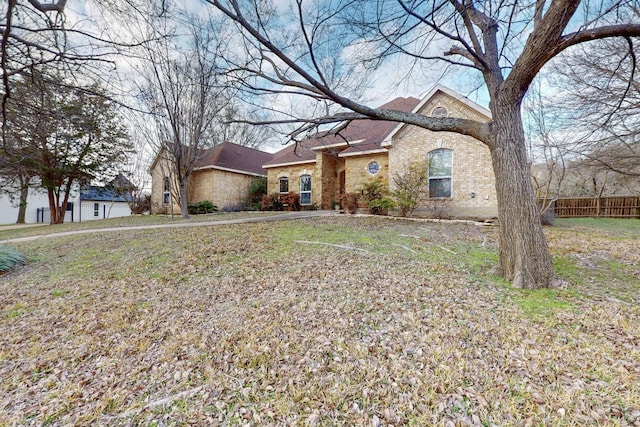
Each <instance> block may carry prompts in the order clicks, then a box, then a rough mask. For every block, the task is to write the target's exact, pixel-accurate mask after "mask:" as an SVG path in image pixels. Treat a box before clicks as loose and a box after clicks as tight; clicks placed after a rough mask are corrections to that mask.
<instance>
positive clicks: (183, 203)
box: [180, 179, 189, 219]
mask: <svg viewBox="0 0 640 427" xmlns="http://www.w3.org/2000/svg"><path fill="white" fill-rule="evenodd" d="M180 213H181V214H182V219H188V218H189V206H188V200H187V180H186V179H185V180H184V181H183V182H181V183H180Z"/></svg>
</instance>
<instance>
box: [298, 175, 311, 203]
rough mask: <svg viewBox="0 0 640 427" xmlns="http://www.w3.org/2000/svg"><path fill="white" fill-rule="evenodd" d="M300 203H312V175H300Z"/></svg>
mask: <svg viewBox="0 0 640 427" xmlns="http://www.w3.org/2000/svg"><path fill="white" fill-rule="evenodd" d="M300 204H301V205H310V204H311V175H302V176H301V177H300Z"/></svg>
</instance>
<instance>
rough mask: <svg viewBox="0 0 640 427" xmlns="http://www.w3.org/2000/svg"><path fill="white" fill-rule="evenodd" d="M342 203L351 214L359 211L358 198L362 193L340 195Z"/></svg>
mask: <svg viewBox="0 0 640 427" xmlns="http://www.w3.org/2000/svg"><path fill="white" fill-rule="evenodd" d="M339 199H340V204H341V205H342V207H343V208H344V209H345V210H346V211H347V212H348V213H350V214H354V213H356V212H357V211H358V200H359V199H360V194H358V193H344V194H341V195H340V196H339Z"/></svg>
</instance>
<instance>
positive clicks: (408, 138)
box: [389, 92, 497, 217]
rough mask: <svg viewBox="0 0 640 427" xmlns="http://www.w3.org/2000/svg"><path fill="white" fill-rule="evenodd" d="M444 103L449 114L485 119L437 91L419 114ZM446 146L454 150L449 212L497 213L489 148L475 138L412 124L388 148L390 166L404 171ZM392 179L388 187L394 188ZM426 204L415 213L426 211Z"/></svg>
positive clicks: (480, 215)
mask: <svg viewBox="0 0 640 427" xmlns="http://www.w3.org/2000/svg"><path fill="white" fill-rule="evenodd" d="M438 106H443V107H445V108H446V109H447V110H448V112H449V117H465V118H470V119H474V120H478V121H485V122H486V121H487V120H488V118H486V117H484V116H483V115H482V114H480V113H478V112H477V111H475V110H473V109H471V108H469V107H468V106H466V105H465V104H463V103H462V102H460V101H458V100H456V99H454V98H451V97H449V96H448V95H445V94H442V93H441V92H439V93H437V94H436V95H435V96H434V97H433V98H432V99H431V100H430V101H429V102H428V103H427V104H426V105H425V106H424V108H423V109H422V114H425V115H426V114H430V113H431V111H433V109H434V108H435V107H438ZM439 148H445V149H449V150H452V151H453V160H452V163H453V170H452V180H451V181H452V182H451V184H452V190H451V195H452V197H451V199H450V201H449V204H450V213H451V214H452V215H453V216H460V217H465V216H469V217H494V216H497V199H496V190H495V177H494V174H493V168H492V164H491V155H490V153H489V149H488V148H487V147H486V146H485V145H484V144H482V143H481V142H479V141H478V140H476V139H474V138H472V137H470V136H465V135H460V134H457V133H452V132H431V131H429V130H426V129H422V128H418V127H415V126H407V127H405V128H404V129H403V130H401V131H400V132H399V133H398V134H397V135H396V137H395V138H394V141H393V146H392V147H391V148H390V150H389V169H390V170H392V171H401V170H404V169H405V168H406V167H407V165H409V164H410V163H411V162H415V161H427V160H428V153H429V152H430V151H432V150H436V149H439ZM393 186H394V184H393V182H391V183H390V187H391V188H392V189H393ZM427 206H428V205H427V204H423V206H421V208H422V209H418V210H417V211H416V214H420V213H421V212H423V213H425V212H426V210H425V209H426V208H427Z"/></svg>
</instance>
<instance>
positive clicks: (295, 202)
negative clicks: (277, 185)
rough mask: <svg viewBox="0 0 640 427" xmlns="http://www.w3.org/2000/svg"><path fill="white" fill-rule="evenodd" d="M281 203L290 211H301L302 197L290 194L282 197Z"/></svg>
mask: <svg viewBox="0 0 640 427" xmlns="http://www.w3.org/2000/svg"><path fill="white" fill-rule="evenodd" d="M280 202H281V203H282V204H283V205H284V207H285V208H286V209H287V210H288V211H299V210H300V195H299V194H298V193H294V192H290V193H288V194H284V195H282V196H281V197H280Z"/></svg>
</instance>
